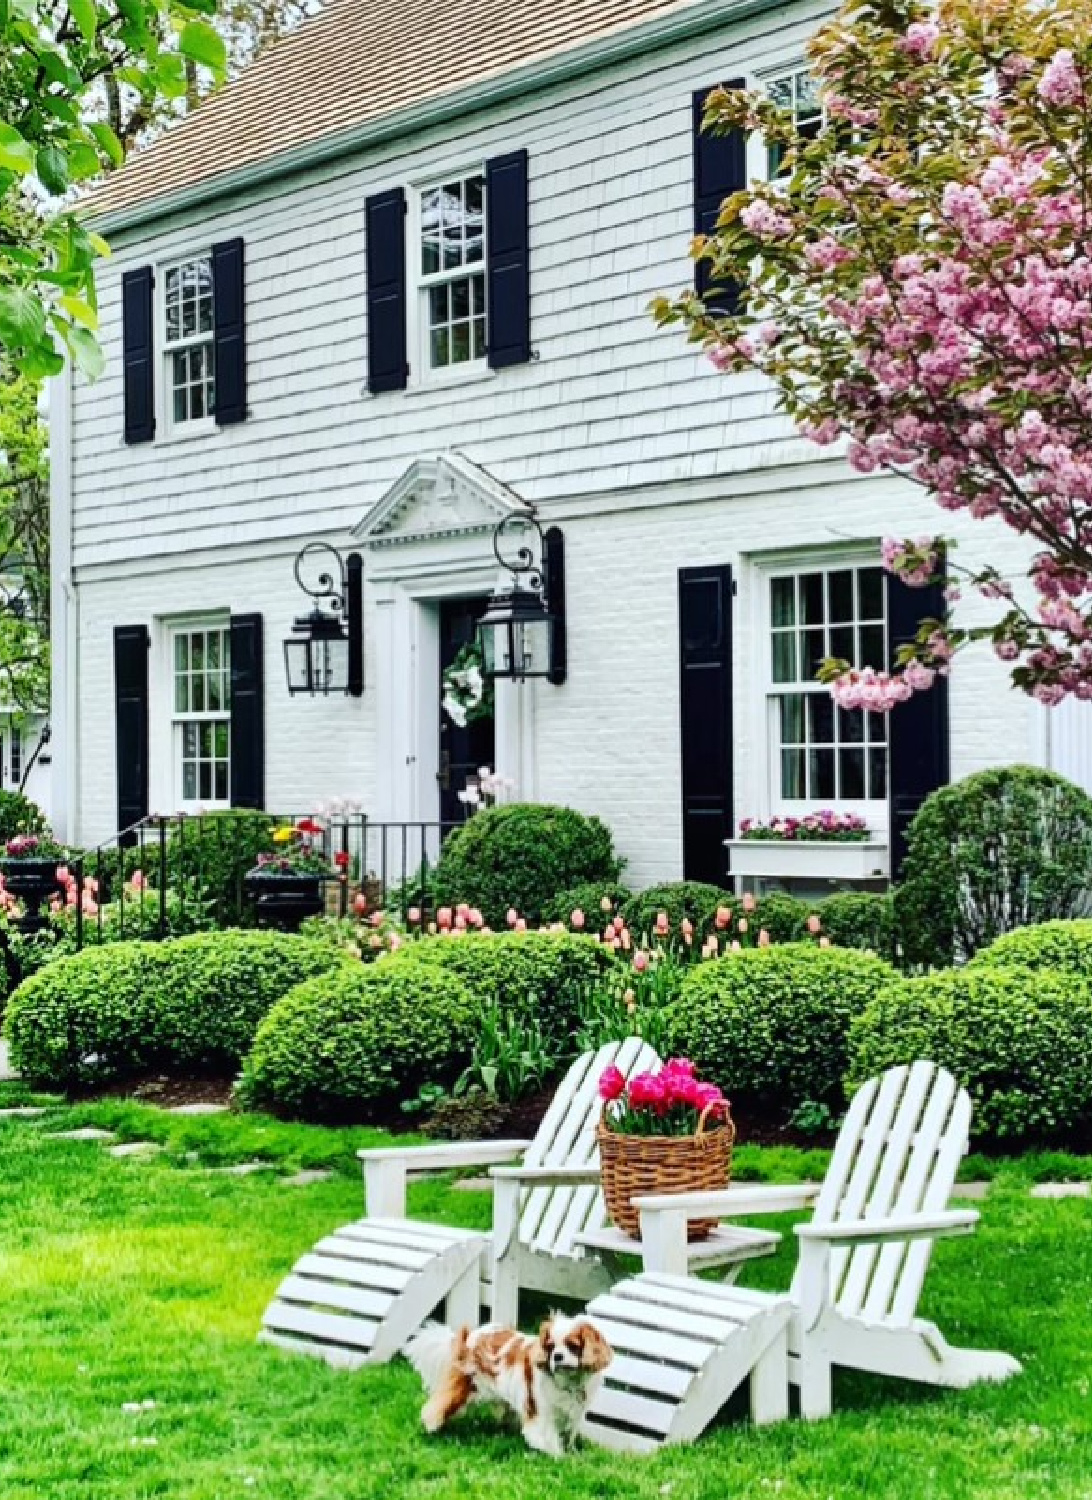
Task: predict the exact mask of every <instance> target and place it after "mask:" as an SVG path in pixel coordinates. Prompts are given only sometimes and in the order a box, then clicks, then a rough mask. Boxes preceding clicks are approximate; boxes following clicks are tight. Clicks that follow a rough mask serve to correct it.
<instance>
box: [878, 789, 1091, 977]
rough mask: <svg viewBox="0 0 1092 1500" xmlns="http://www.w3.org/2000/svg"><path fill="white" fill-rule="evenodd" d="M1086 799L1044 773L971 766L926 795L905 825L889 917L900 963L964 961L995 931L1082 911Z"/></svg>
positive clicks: (1087, 882) (1087, 874)
mask: <svg viewBox="0 0 1092 1500" xmlns="http://www.w3.org/2000/svg"><path fill="white" fill-rule="evenodd" d="M1090 888H1092V798H1089V797H1088V796H1086V794H1085V793H1084V792H1082V791H1081V790H1080V788H1079V787H1076V786H1074V785H1073V784H1072V783H1071V782H1069V781H1066V779H1065V778H1064V777H1063V776H1058V775H1056V774H1055V773H1054V772H1053V771H1043V770H1040V769H1038V768H1037V767H1034V766H1008V767H1006V768H1004V769H1001V770H995V771H980V772H978V774H977V775H974V776H968V777H966V778H965V779H964V780H963V781H958V782H956V783H955V784H954V785H953V786H948V787H943V788H941V790H940V791H937V792H933V793H932V795H931V796H929V797H927V798H926V799H925V801H924V802H923V803H922V805H921V807H920V808H919V809H918V812H917V814H916V815H915V817H914V820H913V822H912V823H911V824H910V830H909V835H908V852H907V856H906V860H905V862H904V865H903V872H902V884H901V885H900V886H899V887H898V888H897V890H896V891H895V917H896V922H897V925H898V929H899V936H900V941H901V942H902V946H903V949H904V952H905V954H906V957H907V960H908V961H909V962H910V963H914V964H925V965H933V966H942V965H945V964H949V963H951V962H952V961H953V959H955V958H970V957H971V955H972V954H974V953H977V952H978V950H979V949H980V948H984V947H986V946H987V944H989V943H991V942H992V941H993V939H994V938H995V937H998V936H1000V934H1001V933H1003V932H1011V931H1012V930H1013V929H1014V928H1017V927H1028V926H1030V925H1032V924H1033V923H1036V922H1046V921H1049V920H1050V919H1051V918H1056V917H1075V916H1082V915H1085V914H1086V913H1087V912H1088V910H1089V894H1088V893H1089V890H1090Z"/></svg>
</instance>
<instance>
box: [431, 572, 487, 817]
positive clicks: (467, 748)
mask: <svg viewBox="0 0 1092 1500" xmlns="http://www.w3.org/2000/svg"><path fill="white" fill-rule="evenodd" d="M488 603H489V600H488V598H487V597H486V596H484V595H483V596H482V597H481V598H478V599H444V600H443V601H442V602H441V604H440V701H441V704H442V703H443V698H444V673H445V672H446V671H447V670H448V668H449V667H452V666H454V665H455V664H456V661H457V660H458V657H459V653H460V652H461V651H462V650H463V648H464V647H466V646H471V645H473V644H474V643H475V641H476V639H477V629H478V621H479V620H480V619H481V617H482V615H483V614H484V613H485V607H486V605H487V604H488ZM491 704H492V695H491V694H490V695H489V697H488V698H487V699H485V700H484V701H483V702H482V703H481V704H480V705H479V706H478V707H477V708H471V709H470V710H469V711H468V713H467V717H466V723H465V724H459V723H457V722H456V720H455V719H454V718H453V717H452V716H451V714H450V713H448V711H447V710H446V709H444V708H443V707H441V709H440V820H441V822H444V823H457V822H460V821H461V820H462V819H463V818H464V817H465V816H466V813H467V808H466V806H465V804H464V803H462V802H460V801H459V797H458V794H459V792H461V791H462V790H463V789H464V788H465V786H466V784H467V781H468V780H469V779H470V778H472V777H476V776H477V774H478V768H479V767H480V766H488V767H489V768H490V769H491V770H495V769H496V768H495V766H494V765H493V757H494V755H495V753H496V747H497V745H496V735H495V730H494V723H493V712H492V707H491Z"/></svg>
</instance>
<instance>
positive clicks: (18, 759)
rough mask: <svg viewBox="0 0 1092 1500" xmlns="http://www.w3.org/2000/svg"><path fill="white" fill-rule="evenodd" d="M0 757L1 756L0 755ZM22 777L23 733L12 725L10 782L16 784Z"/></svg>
mask: <svg viewBox="0 0 1092 1500" xmlns="http://www.w3.org/2000/svg"><path fill="white" fill-rule="evenodd" d="M0 759H2V757H0ZM22 779H23V733H22V730H20V729H17V728H16V727H15V726H14V725H12V730H11V784H12V786H16V787H17V786H18V785H19V783H20V782H21V781H22Z"/></svg>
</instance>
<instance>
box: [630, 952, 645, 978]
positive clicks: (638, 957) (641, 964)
mask: <svg viewBox="0 0 1092 1500" xmlns="http://www.w3.org/2000/svg"><path fill="white" fill-rule="evenodd" d="M633 967H634V968H635V969H636V970H637V972H638V974H643V973H644V972H645V970H646V969H647V968H648V954H647V953H646V952H645V950H644V949H643V948H638V949H637V952H636V953H635V954H634V955H633Z"/></svg>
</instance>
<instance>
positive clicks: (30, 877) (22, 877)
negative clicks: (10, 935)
mask: <svg viewBox="0 0 1092 1500" xmlns="http://www.w3.org/2000/svg"><path fill="white" fill-rule="evenodd" d="M59 863H60V861H58V860H56V859H5V860H0V874H2V875H3V877H4V885H5V886H6V887H7V889H8V890H9V891H10V892H11V894H12V895H13V896H17V897H18V898H19V900H20V901H21V902H22V903H23V915H22V916H21V917H16V918H15V926H16V927H18V929H19V931H20V932H26V933H31V932H41V930H42V928H43V927H46V926H47V925H48V923H49V918H48V917H46V916H43V915H42V907H43V906H44V905H45V903H46V902H47V901H51V900H52V899H53V897H54V896H55V895H56V894H57V892H58V891H59V890H60V889H61V882H60V881H59V880H58V879H57V866H58V864H59Z"/></svg>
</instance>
